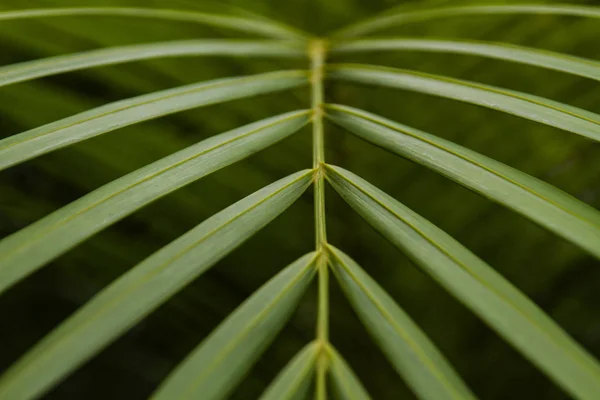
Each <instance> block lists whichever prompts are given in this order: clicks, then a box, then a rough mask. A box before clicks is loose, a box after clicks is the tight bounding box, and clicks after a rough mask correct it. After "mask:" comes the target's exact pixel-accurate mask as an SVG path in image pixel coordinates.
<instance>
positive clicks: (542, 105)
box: [327, 64, 600, 142]
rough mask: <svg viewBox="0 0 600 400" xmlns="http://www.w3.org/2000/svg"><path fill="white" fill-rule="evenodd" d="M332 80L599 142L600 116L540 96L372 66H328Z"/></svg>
mask: <svg viewBox="0 0 600 400" xmlns="http://www.w3.org/2000/svg"><path fill="white" fill-rule="evenodd" d="M328 71H330V72H329V73H328V74H327V76H328V77H329V78H331V79H337V80H344V81H351V82H359V83H368V84H373V85H380V86H386V87H393V88H400V89H406V90H411V91H415V92H421V93H427V94H431V95H434V96H440V97H446V98H449V99H454V100H458V101H463V102H466V103H471V104H476V105H478V106H482V107H487V108H491V109H494V110H500V111H504V112H506V113H509V114H513V115H517V116H519V117H522V118H526V119H530V120H532V121H536V122H540V123H542V124H546V125H549V126H554V127H556V128H560V129H563V130H566V131H569V132H573V133H576V134H579V135H582V136H585V137H587V138H590V139H593V140H596V141H599V142H600V115H597V114H594V113H592V112H590V111H586V110H582V109H580V108H577V107H572V106H569V105H566V104H562V103H558V102H556V101H552V100H549V99H545V98H542V97H537V96H533V95H530V94H525V93H521V92H516V91H513V90H508V89H501V88H497V87H494V86H489V85H483V84H480V83H475V82H469V81H462V80H458V79H451V78H446V77H443V76H438V75H431V74H425V73H421V72H415V71H408V70H401V69H396V68H386V67H378V66H372V65H353V64H341V65H330V66H329V68H328Z"/></svg>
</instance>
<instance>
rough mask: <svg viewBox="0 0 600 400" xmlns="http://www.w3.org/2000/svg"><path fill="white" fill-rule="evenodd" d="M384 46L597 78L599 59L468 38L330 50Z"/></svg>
mask: <svg viewBox="0 0 600 400" xmlns="http://www.w3.org/2000/svg"><path fill="white" fill-rule="evenodd" d="M385 50H410V51H429V52H442V53H457V54H468V55H476V56H482V57H488V58H494V59H498V60H503V61H514V62H517V63H522V64H528V65H534V66H536V67H541V68H547V69H553V70H556V71H561V72H566V73H569V74H574V75H579V76H583V77H586V78H591V79H595V80H597V81H600V62H597V61H594V60H589V59H585V58H581V57H575V56H570V55H567V54H562V53H555V52H551V51H546V50H539V49H533V48H527V47H521V46H515V45H511V44H507V43H489V42H477V41H467V40H444V39H412V38H397V39H396V38H390V39H386V38H378V39H362V40H354V41H346V42H340V43H334V44H333V45H332V47H331V52H332V53H333V54H336V53H341V54H344V53H358V52H375V51H377V52H380V51H385Z"/></svg>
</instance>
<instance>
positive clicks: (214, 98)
mask: <svg viewBox="0 0 600 400" xmlns="http://www.w3.org/2000/svg"><path fill="white" fill-rule="evenodd" d="M307 81H308V80H307V73H306V72H305V71H279V72H269V73H265V74H258V75H253V76H248V77H240V78H225V79H216V80H213V81H209V82H203V83H198V84H192V85H186V86H182V87H178V88H174V89H168V90H163V91H160V92H156V93H152V94H147V95H143V96H138V97H134V98H131V99H127V100H122V101H117V102H114V103H111V104H107V105H105V106H101V107H97V108H94V109H92V110H89V111H85V112H82V113H80V114H77V115H74V116H71V117H68V118H64V119H61V120H59V121H56V122H52V123H50V124H47V125H43V126H41V127H38V128H35V129H31V130H29V131H27V132H23V133H20V134H18V135H13V136H10V137H8V138H6V139H2V140H0V170H2V169H4V168H7V167H10V166H12V165H15V164H18V163H21V162H23V161H25V160H28V159H31V158H33V157H36V156H39V155H41V154H45V153H48V152H50V151H53V150H56V149H59V148H61V147H65V146H68V145H70V144H73V143H77V142H80V141H82V140H85V139H89V138H91V137H94V136H98V135H100V134H102V133H106V132H110V131H114V130H115V129H119V128H123V127H125V126H128V125H132V124H135V123H138V122H141V121H147V120H149V119H152V118H157V117H160V116H164V115H168V114H172V113H175V112H179V111H184V110H188V109H191V108H195V107H200V106H206V105H209V104H215V103H220V102H223V101H228V100H234V99H240V98H244V97H250V96H254V95H257V94H262V93H269V92H275V91H280V90H284V89H289V88H292V87H296V86H300V85H303V84H306V83H307Z"/></svg>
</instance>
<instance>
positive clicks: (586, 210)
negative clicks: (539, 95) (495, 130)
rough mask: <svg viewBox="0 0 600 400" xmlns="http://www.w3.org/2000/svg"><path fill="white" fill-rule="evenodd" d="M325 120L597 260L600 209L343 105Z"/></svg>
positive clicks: (456, 147) (331, 109)
mask: <svg viewBox="0 0 600 400" xmlns="http://www.w3.org/2000/svg"><path fill="white" fill-rule="evenodd" d="M327 113H328V115H329V117H330V118H331V119H332V120H333V121H335V122H336V123H337V124H339V125H341V126H343V127H345V128H347V129H348V130H350V131H351V132H353V133H355V134H356V135H358V136H359V137H362V138H363V139H365V140H368V141H370V142H372V143H374V144H376V145H378V146H381V147H383V148H385V149H387V150H390V151H392V152H394V153H396V154H399V155H401V156H403V157H406V158H408V159H410V160H412V161H415V162H417V163H419V164H422V165H424V166H426V167H428V168H431V169H433V170H434V171H436V172H438V173H440V174H442V175H444V176H446V177H448V178H450V179H452V180H454V181H456V182H458V183H460V184H461V185H463V186H466V187H468V188H469V189H471V190H474V191H475V192H477V193H480V194H482V195H484V196H486V197H487V198H490V199H492V200H494V201H496V202H498V203H500V204H503V205H505V206H507V207H509V208H511V209H513V210H515V211H517V212H519V213H521V214H522V215H524V216H525V217H527V218H530V219H531V220H533V221H535V222H537V223H539V224H540V225H542V226H544V227H545V228H547V229H550V230H551V231H553V232H554V233H556V234H558V235H560V236H562V237H564V238H566V239H567V240H570V241H571V242H573V243H575V244H577V245H579V246H581V247H582V248H583V249H585V250H587V251H588V252H589V253H590V254H593V255H594V256H596V257H597V258H600V211H598V210H596V209H594V208H593V207H591V206H589V205H587V204H585V203H583V202H581V201H579V200H577V199H576V198H574V197H572V196H570V195H568V194H567V193H565V192H563V191H561V190H559V189H557V188H555V187H553V186H552V185H549V184H547V183H545V182H543V181H541V180H539V179H536V178H534V177H532V176H530V175H527V174H525V173H523V172H521V171H519V170H516V169H514V168H511V167H509V166H507V165H505V164H502V163H500V162H497V161H495V160H492V159H490V158H488V157H486V156H484V155H481V154H478V153H476V152H474V151H471V150H469V149H466V148H464V147H461V146H459V145H457V144H454V143H452V142H450V141H447V140H444V139H441V138H439V137H436V136H434V135H430V134H427V133H425V132H421V131H419V130H416V129H413V128H410V127H408V126H405V125H401V124H398V123H395V122H393V121H390V120H387V119H384V118H382V117H379V116H377V115H374V114H371V113H368V112H365V111H362V110H358V109H355V108H351V107H346V106H337V105H336V106H331V107H328V108H327Z"/></svg>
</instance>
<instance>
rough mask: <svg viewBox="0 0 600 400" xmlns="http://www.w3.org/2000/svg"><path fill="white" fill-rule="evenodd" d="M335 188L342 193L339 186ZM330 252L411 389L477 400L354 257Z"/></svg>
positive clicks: (421, 393) (428, 395) (341, 277)
mask: <svg viewBox="0 0 600 400" xmlns="http://www.w3.org/2000/svg"><path fill="white" fill-rule="evenodd" d="M332 179H333V182H337V178H332ZM334 185H335V186H334V187H335V188H336V190H338V188H339V186H338V185H337V184H336V183H334ZM340 193H342V195H343V194H344V193H345V192H342V191H340ZM329 251H330V254H331V259H330V262H331V265H332V268H333V272H334V273H335V276H336V278H337V279H338V281H339V282H340V285H341V286H342V288H343V289H344V292H345V293H346V296H347V297H348V299H349V300H350V302H351V303H352V306H353V308H354V309H355V310H356V312H357V314H358V316H359V318H360V319H361V321H362V322H363V324H364V325H365V326H366V328H367V329H368V330H369V332H370V333H371V335H372V336H373V337H374V339H375V341H376V342H377V343H378V344H379V346H380V347H381V348H382V350H383V352H384V353H385V355H386V356H387V358H388V359H389V360H390V362H391V363H392V364H393V365H394V368H395V369H396V370H397V371H398V373H399V374H400V375H402V376H403V377H404V379H405V380H406V383H407V384H408V386H410V387H411V388H412V390H413V391H414V392H415V393H416V394H417V395H418V396H419V397H420V398H422V399H431V400H436V399H457V400H458V399H475V396H473V394H472V393H471V391H470V390H469V389H468V388H467V387H466V385H465V384H464V382H463V381H462V380H461V378H460V377H459V376H458V374H456V372H455V371H454V370H453V369H452V367H451V366H450V364H449V363H448V361H446V359H445V358H444V356H443V355H442V354H441V353H440V352H439V351H438V350H437V349H436V348H435V346H434V345H433V343H431V341H430V340H429V339H428V338H427V336H426V335H425V334H424V333H423V332H422V331H421V330H420V329H419V327H418V326H417V325H416V324H415V323H414V322H413V321H412V320H411V319H410V317H409V316H408V315H407V314H406V313H405V312H404V311H403V310H402V309H401V308H400V307H398V305H396V303H395V302H394V300H393V299H392V298H391V297H390V296H389V295H388V294H387V293H386V292H385V291H384V290H383V289H382V288H381V287H380V286H379V285H378V284H377V283H376V282H375V281H374V280H373V279H372V278H371V277H370V276H369V275H367V273H366V272H364V271H363V270H362V268H360V267H359V266H358V265H357V264H356V263H355V262H354V261H353V260H352V259H351V258H350V257H348V256H347V255H346V254H344V253H342V252H341V251H340V250H338V249H336V248H334V247H333V246H330V247H329Z"/></svg>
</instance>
